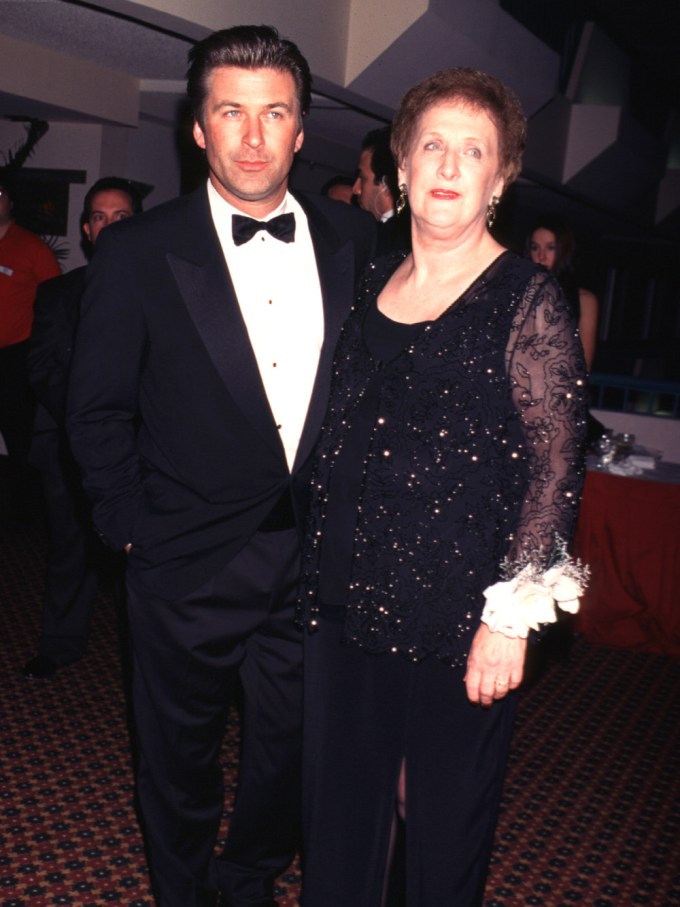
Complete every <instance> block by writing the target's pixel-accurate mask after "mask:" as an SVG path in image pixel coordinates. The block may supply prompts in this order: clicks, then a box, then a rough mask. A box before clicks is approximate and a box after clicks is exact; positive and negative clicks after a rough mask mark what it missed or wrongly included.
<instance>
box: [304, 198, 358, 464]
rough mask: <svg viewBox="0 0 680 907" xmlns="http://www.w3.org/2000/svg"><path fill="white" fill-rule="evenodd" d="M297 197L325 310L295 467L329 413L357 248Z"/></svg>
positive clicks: (352, 294) (352, 298)
mask: <svg viewBox="0 0 680 907" xmlns="http://www.w3.org/2000/svg"><path fill="white" fill-rule="evenodd" d="M298 201H299V202H300V204H301V205H302V206H303V208H304V209H305V213H306V215H307V219H308V222H309V229H310V233H311V236H312V242H313V244H314V252H315V254H316V264H317V268H318V270H319V281H320V283H321V294H322V297H323V312H324V342H323V346H322V348H321V354H320V356H319V366H318V368H317V372H316V380H315V383H314V388H313V390H312V396H311V399H310V402H309V409H308V410H307V419H306V421H305V425H304V428H303V431H302V436H301V438H300V443H299V445H298V450H297V454H296V456H295V464H294V466H293V471H295V469H297V468H299V467H300V466H301V465H302V464H303V463H304V462H305V460H306V459H307V458H308V457H309V455H310V453H311V452H312V449H313V447H314V444H315V443H316V439H317V437H318V434H319V431H320V429H321V425H322V422H323V419H324V416H325V414H326V406H327V403H328V395H329V390H330V379H331V365H332V363H333V353H334V352H335V346H336V344H337V341H338V337H339V336H340V330H341V329H342V326H343V324H344V323H345V319H346V318H347V316H348V315H349V310H350V307H351V306H352V304H353V302H354V288H355V265H354V248H353V246H352V243H350V242H342V243H339V242H338V236H337V234H336V232H335V230H334V229H333V226H332V224H331V223H330V222H329V221H328V220H327V219H326V218H325V217H324V216H323V215H322V214H321V213H320V212H319V211H317V210H316V209H315V208H314V207H312V206H311V205H309V204H308V203H306V201H305V199H304V198H298Z"/></svg>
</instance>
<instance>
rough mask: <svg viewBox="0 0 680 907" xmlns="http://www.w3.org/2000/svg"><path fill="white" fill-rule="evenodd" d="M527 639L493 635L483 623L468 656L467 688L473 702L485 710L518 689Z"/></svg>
mask: <svg viewBox="0 0 680 907" xmlns="http://www.w3.org/2000/svg"><path fill="white" fill-rule="evenodd" d="M526 649H527V641H526V639H511V638H510V637H509V636H504V635H503V633H492V632H491V630H489V628H488V627H487V625H486V624H480V626H479V629H478V630H477V632H476V633H475V636H474V639H473V640H472V647H471V648H470V655H469V656H468V663H467V671H466V673H465V687H466V689H467V695H468V699H469V700H470V702H473V703H474V704H475V705H483V706H485V707H486V708H488V707H489V706H491V705H493V702H494V700H496V699H503V697H504V696H507V694H508V692H509V691H510V690H516V689H517V687H518V686H519V685H520V684H521V682H522V678H523V677H524V659H525V656H526Z"/></svg>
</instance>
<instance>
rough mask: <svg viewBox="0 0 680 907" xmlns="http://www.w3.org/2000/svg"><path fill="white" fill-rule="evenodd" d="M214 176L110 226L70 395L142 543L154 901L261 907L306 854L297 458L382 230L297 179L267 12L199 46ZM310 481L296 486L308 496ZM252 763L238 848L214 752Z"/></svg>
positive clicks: (134, 560) (140, 594)
mask: <svg viewBox="0 0 680 907" xmlns="http://www.w3.org/2000/svg"><path fill="white" fill-rule="evenodd" d="M189 63H190V65H189V72H188V94H189V98H190V100H191V102H192V105H193V109H194V117H195V123H194V138H195V140H196V142H197V144H198V145H199V147H201V148H202V149H204V150H205V153H206V158H207V163H208V168H209V179H208V184H207V187H203V188H201V189H200V190H198V191H197V192H195V193H192V194H190V195H188V196H185V197H182V198H180V199H178V200H176V201H174V202H171V203H169V204H167V205H162V206H160V207H158V208H155V209H154V210H153V211H150V212H148V213H147V214H144V215H142V216H141V217H139V218H132V219H130V220H129V221H127V222H125V223H123V224H120V225H116V226H114V227H112V228H111V229H109V230H107V231H106V232H105V234H104V235H103V236H102V237H101V239H100V242H99V247H98V249H97V255H96V256H95V257H94V260H93V262H92V265H91V275H90V280H89V285H88V289H87V291H86V293H85V300H84V306H83V311H82V317H81V326H80V331H79V335H78V342H77V344H76V350H75V356H74V361H73V368H72V374H71V386H70V402H69V410H70V430H71V442H72V447H73V450H74V453H75V455H76V457H77V459H78V460H79V462H80V464H81V466H82V469H83V474H84V484H85V487H86V490H87V491H88V494H89V495H90V497H91V499H92V502H93V514H94V520H95V523H96V524H97V526H98V527H99V530H100V531H101V532H102V534H103V535H104V536H105V538H106V539H107V540H108V542H109V544H110V545H111V546H112V547H114V548H118V549H122V548H125V549H126V550H127V551H128V552H129V559H128V569H127V588H128V613H129V621H130V633H131V638H132V646H133V671H134V677H133V696H134V708H135V715H136V724H137V735H138V744H139V764H138V770H137V782H138V793H139V799H140V804H141V809H142V816H143V825H144V832H145V837H146V843H147V850H148V854H149V862H150V869H151V877H152V884H153V888H154V893H155V896H156V899H157V903H158V904H159V905H160V907H194V905H201V907H202V905H208V904H210V905H213V904H215V901H216V896H217V892H218V891H219V892H220V894H221V901H220V904H221V905H229V907H246V905H248V907H271V905H275V904H276V901H275V899H274V880H275V878H276V876H277V875H279V874H280V873H281V872H282V871H283V870H285V868H286V867H287V866H288V865H289V864H290V862H291V860H292V859H293V857H294V855H295V851H296V849H297V847H298V845H299V825H300V819H299V812H300V751H301V705H302V703H301V675H302V638H301V634H300V633H299V631H298V630H297V629H296V627H295V625H294V602H295V598H296V587H297V579H298V573H299V538H300V537H299V529H300V528H301V526H300V516H301V513H302V509H303V507H304V497H305V495H304V489H305V488H306V487H307V484H308V482H309V478H308V475H307V468H306V467H307V464H308V461H309V458H310V454H311V452H312V449H313V446H314V443H315V439H316V437H317V434H318V431H319V428H320V425H321V422H322V419H323V415H324V410H325V406H326V402H327V396H328V387H329V381H330V365H331V359H332V353H333V349H334V346H335V342H336V339H337V337H338V334H339V331H340V328H341V326H342V323H343V321H344V318H345V316H346V314H347V313H348V311H349V308H350V305H351V304H352V301H353V299H354V292H355V283H356V279H357V277H358V275H359V273H360V271H361V270H362V269H363V267H364V265H365V264H366V263H367V262H368V261H369V259H370V256H371V255H372V252H373V246H374V240H375V226H374V223H373V222H372V221H371V220H370V219H369V218H366V217H365V215H363V214H362V212H360V211H357V210H354V209H352V208H351V207H350V206H349V205H336V204H334V203H333V202H330V201H328V200H327V199H323V198H321V197H320V196H318V195H317V196H309V197H303V196H297V195H293V194H291V193H290V192H289V191H288V175H289V171H290V168H291V166H292V163H293V159H294V155H295V152H296V151H297V150H298V149H299V148H300V146H301V145H302V140H303V129H302V120H303V116H304V114H305V113H306V112H307V110H308V108H309V103H310V81H311V80H310V74H309V68H308V65H307V62H306V61H305V59H304V57H302V55H301V54H300V52H299V50H298V49H297V47H296V46H295V45H294V44H292V43H291V42H289V41H286V40H283V39H281V38H280V37H279V36H278V34H277V32H276V30H275V29H272V28H269V27H267V26H240V27H237V28H232V29H227V30H224V31H221V32H217V33H215V34H213V35H211V36H209V37H207V38H206V39H204V40H203V41H200V42H199V43H198V44H196V45H195V46H194V48H193V49H192V50H191V51H190V54H189ZM298 491H299V494H298ZM235 672H238V674H239V675H240V680H241V683H242V687H243V699H244V705H243V728H242V754H241V761H240V774H239V788H238V792H237V795H236V804H235V811H234V813H233V815H232V817H231V821H230V828H229V835H228V838H227V842H226V845H225V849H224V851H223V852H222V854H220V856H219V858H215V857H214V856H213V850H214V846H215V841H216V836H217V833H218V828H219V823H220V817H221V814H222V810H223V790H222V776H221V770H220V764H219V751H220V744H221V740H222V736H223V731H224V724H225V717H226V711H227V707H228V704H229V691H230V684H231V681H232V679H233V675H234V673H235Z"/></svg>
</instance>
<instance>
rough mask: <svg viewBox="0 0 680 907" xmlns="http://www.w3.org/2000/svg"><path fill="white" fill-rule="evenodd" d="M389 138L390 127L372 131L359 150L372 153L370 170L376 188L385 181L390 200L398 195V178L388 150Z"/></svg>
mask: <svg viewBox="0 0 680 907" xmlns="http://www.w3.org/2000/svg"><path fill="white" fill-rule="evenodd" d="M391 137H392V127H391V126H383V127H382V128H380V129H372V130H371V131H370V132H367V133H366V135H365V136H364V140H363V142H362V143H361V150H362V151H365V150H366V149H367V148H368V149H369V150H370V151H371V152H372V154H371V170H372V171H373V173H374V174H375V176H374V180H375V184H376V186H377V185H378V184H379V183H381V182H382V181H383V180H385V183H386V184H387V188H388V189H389V190H390V192H391V193H392V198H395V199H396V198H397V196H398V195H399V178H398V176H397V164H396V162H395V160H394V156H393V154H392V149H391V148H390V140H391Z"/></svg>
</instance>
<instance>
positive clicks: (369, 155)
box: [352, 148, 392, 220]
mask: <svg viewBox="0 0 680 907" xmlns="http://www.w3.org/2000/svg"><path fill="white" fill-rule="evenodd" d="M372 160H373V149H372V148H365V149H364V150H363V151H362V152H361V155H360V156H359V166H358V167H357V178H356V180H355V182H354V185H353V186H352V192H353V193H354V194H355V195H356V197H357V200H358V202H359V207H360V208H363V210H364V211H368V213H369V214H372V215H373V217H374V218H375V219H376V220H380V218H381V217H382V215H383V214H384V213H385V212H386V211H389V210H391V208H392V197H391V195H390V193H389V191H388V189H387V186H386V185H385V184H384V183H382V182H379V183H377V184H376V181H375V173H374V172H373V168H372V167H371V161H372Z"/></svg>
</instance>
